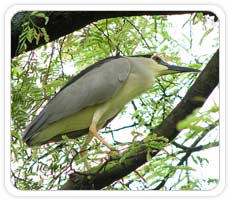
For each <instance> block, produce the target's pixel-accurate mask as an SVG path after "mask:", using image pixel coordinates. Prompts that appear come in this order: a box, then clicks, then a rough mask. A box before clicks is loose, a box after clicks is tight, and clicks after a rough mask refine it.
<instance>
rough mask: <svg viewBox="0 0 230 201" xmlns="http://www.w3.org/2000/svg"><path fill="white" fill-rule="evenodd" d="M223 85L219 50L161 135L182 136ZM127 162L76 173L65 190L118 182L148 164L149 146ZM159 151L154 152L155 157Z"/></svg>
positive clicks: (140, 148)
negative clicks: (185, 123)
mask: <svg viewBox="0 0 230 201" xmlns="http://www.w3.org/2000/svg"><path fill="white" fill-rule="evenodd" d="M218 83H219V50H218V51H217V52H216V53H215V54H214V55H213V57H212V59H211V60H210V61H209V63H208V64H207V66H206V67H205V69H204V70H203V72H201V74H200V75H199V77H198V78H197V80H196V81H195V83H194V84H193V86H192V87H191V88H190V89H189V90H188V92H187V94H186V96H185V97H184V98H183V99H182V101H181V102H180V103H179V104H178V105H177V106H176V108H175V109H174V110H173V111H172V112H171V114H170V115H169V116H168V117H167V118H166V119H165V120H164V121H163V122H162V123H161V124H160V125H159V126H158V127H157V128H156V129H155V130H154V132H155V133H157V134H158V136H163V137H166V138H168V139H169V140H173V139H174V138H175V137H176V136H177V135H178V134H179V132H180V131H179V130H177V128H176V125H177V123H178V122H179V121H181V120H183V119H184V118H185V117H186V116H187V115H190V114H191V113H192V111H193V110H194V109H196V108H199V107H201V106H202V105H203V104H204V102H205V101H206V99H207V98H208V96H209V95H210V94H211V92H212V91H213V89H214V88H215V87H216V86H217V85H218ZM123 154H126V159H125V160H123V161H122V162H121V161H119V159H118V160H117V161H115V160H111V161H107V162H106V163H105V164H103V165H101V166H100V167H96V168H95V169H93V170H92V171H91V173H90V175H89V174H87V173H86V174H82V173H77V172H76V173H73V174H71V175H70V179H69V180H68V181H67V182H66V184H64V186H63V187H62V189H65V190H76V189H102V188H104V187H105V186H108V185H110V184H111V183H113V182H114V181H116V180H118V179H121V178H122V177H124V176H126V175H128V174H129V173H131V172H132V171H134V170H135V169H137V168H138V167H140V166H141V165H143V164H144V163H146V162H147V161H146V155H147V147H146V146H145V145H144V143H138V146H137V148H136V152H135V153H133V152H130V151H127V152H125V153H123ZM156 154H157V152H154V153H152V157H154V156H155V155H156Z"/></svg>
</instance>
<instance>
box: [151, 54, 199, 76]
mask: <svg viewBox="0 0 230 201" xmlns="http://www.w3.org/2000/svg"><path fill="white" fill-rule="evenodd" d="M151 59H152V60H153V65H152V68H153V70H154V71H156V72H157V74H158V76H161V75H167V74H173V73H182V72H200V70H198V69H194V68H188V67H181V66H176V65H172V64H168V63H166V62H165V61H163V60H162V59H161V58H160V57H159V56H153V57H152V58H151Z"/></svg>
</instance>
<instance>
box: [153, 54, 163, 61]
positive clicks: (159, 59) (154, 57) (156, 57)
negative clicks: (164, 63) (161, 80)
mask: <svg viewBox="0 0 230 201" xmlns="http://www.w3.org/2000/svg"><path fill="white" fill-rule="evenodd" d="M152 59H153V60H155V61H156V62H157V63H160V61H161V58H160V57H159V56H157V55H155V56H153V57H152Z"/></svg>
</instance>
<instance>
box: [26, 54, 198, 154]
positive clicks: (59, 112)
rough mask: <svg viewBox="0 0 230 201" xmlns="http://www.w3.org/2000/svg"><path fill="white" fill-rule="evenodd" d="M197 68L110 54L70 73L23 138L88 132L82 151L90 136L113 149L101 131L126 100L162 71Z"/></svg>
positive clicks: (43, 139)
mask: <svg viewBox="0 0 230 201" xmlns="http://www.w3.org/2000/svg"><path fill="white" fill-rule="evenodd" d="M180 72H199V70H197V69H192V68H186V67H179V66H176V65H170V64H168V63H166V62H164V61H163V60H162V59H161V58H160V57H158V56H154V57H151V58H147V57H125V56H124V57H123V56H113V57H108V58H106V59H103V60H101V61H99V62H97V63H95V64H93V65H91V66H89V67H88V68H86V69H85V70H83V71H81V72H80V73H79V74H78V75H76V76H75V77H73V78H72V79H71V80H70V81H69V82H68V83H67V84H66V85H65V86H64V87H63V88H62V89H61V90H60V91H59V92H58V93H56V94H55V96H54V97H53V98H52V99H51V100H50V101H49V102H48V103H47V105H46V106H45V107H44V109H43V110H42V111H41V112H40V114H39V115H38V116H37V117H36V118H35V119H34V120H33V121H32V122H31V123H30V124H29V125H28V126H27V128H26V129H25V131H24V133H23V139H24V140H25V142H26V143H27V144H28V145H29V146H35V145H42V144H45V143H48V142H53V141H60V140H62V139H63V137H62V136H63V135H66V136H68V137H69V138H77V137H80V136H82V135H85V134H88V136H87V138H86V141H85V143H84V145H83V146H82V149H81V150H82V151H83V150H85V149H86V147H87V145H88V144H89V142H90V141H91V139H92V138H93V137H96V138H97V139H98V140H100V141H101V142H102V143H103V144H104V145H105V146H107V147H108V148H109V149H111V150H112V149H113V148H112V147H111V146H110V145H109V144H108V143H107V142H106V141H105V140H104V139H103V138H102V137H101V136H100V135H98V130H100V129H102V128H104V127H105V126H106V125H107V124H108V123H109V122H110V121H111V120H112V119H113V118H114V117H115V116H116V115H117V114H118V113H119V112H120V111H121V109H122V108H123V106H124V105H125V104H127V103H128V102H129V101H131V100H132V99H134V98H135V97H137V96H139V95H141V94H142V93H143V92H145V91H146V90H147V89H149V88H151V87H152V85H153V83H154V79H155V78H156V77H158V76H161V75H166V74H171V73H180Z"/></svg>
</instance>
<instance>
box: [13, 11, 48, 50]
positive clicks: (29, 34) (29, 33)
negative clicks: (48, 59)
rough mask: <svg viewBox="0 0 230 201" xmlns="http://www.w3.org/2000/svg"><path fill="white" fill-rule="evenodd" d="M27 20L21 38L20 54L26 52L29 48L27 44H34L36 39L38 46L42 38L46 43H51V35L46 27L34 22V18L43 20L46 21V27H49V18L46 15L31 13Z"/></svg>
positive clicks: (36, 12) (23, 25)
mask: <svg viewBox="0 0 230 201" xmlns="http://www.w3.org/2000/svg"><path fill="white" fill-rule="evenodd" d="M27 18H28V19H27V20H26V21H25V22H24V23H23V24H22V32H21V34H20V36H19V44H18V48H17V52H18V54H21V53H22V52H24V51H25V50H26V48H27V43H32V42H33V40H34V39H35V43H36V45H37V44H38V42H39V40H41V38H42V37H43V38H44V40H45V42H47V43H48V42H49V35H48V34H47V32H46V29H45V27H43V26H39V25H37V24H36V23H35V21H34V18H42V19H44V21H45V22H44V25H47V23H48V21H49V18H48V17H47V16H46V15H45V14H44V13H42V12H38V11H33V12H31V13H29V14H28V16H27Z"/></svg>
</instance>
